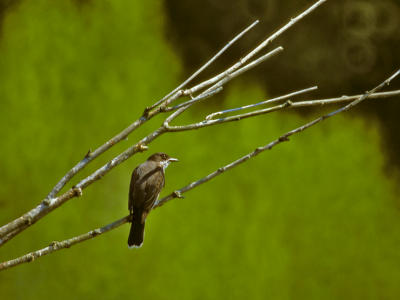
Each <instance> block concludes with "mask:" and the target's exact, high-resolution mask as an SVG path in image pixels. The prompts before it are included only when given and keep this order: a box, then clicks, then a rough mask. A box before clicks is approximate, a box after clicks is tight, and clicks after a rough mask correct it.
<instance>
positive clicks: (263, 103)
mask: <svg viewBox="0 0 400 300" xmlns="http://www.w3.org/2000/svg"><path fill="white" fill-rule="evenodd" d="M316 89H318V87H317V86H313V87H310V88H307V89H304V90H300V91H296V92H293V93H289V94H286V95H283V96H279V97H276V98H272V99H269V100H266V101H262V102H258V103H255V104H249V105H244V106H241V107H236V108H231V109H226V110H222V111H217V112H214V113H212V114H209V115H208V116H206V118H205V119H206V120H207V121H208V120H211V119H213V118H215V117H216V116H221V115H223V114H227V113H231V112H234V111H239V110H244V109H248V108H253V107H256V106H259V105H265V104H270V103H275V102H280V101H282V100H286V99H288V98H290V97H294V96H298V95H301V94H304V93H308V92H311V91H315V90H316Z"/></svg>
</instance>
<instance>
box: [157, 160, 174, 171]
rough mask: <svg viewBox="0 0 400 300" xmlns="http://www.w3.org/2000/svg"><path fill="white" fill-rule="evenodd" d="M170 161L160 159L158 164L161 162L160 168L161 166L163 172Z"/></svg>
mask: <svg viewBox="0 0 400 300" xmlns="http://www.w3.org/2000/svg"><path fill="white" fill-rule="evenodd" d="M170 163H171V162H170V161H169V160H164V161H162V162H161V163H160V164H161V166H162V168H163V171H164V172H165V169H166V168H167V167H168V166H169V164H170Z"/></svg>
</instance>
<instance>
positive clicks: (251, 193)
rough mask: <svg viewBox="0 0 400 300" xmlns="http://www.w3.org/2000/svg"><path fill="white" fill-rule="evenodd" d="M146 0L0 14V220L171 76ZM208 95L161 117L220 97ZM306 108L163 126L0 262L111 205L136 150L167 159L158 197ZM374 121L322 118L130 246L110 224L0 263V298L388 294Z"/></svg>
mask: <svg viewBox="0 0 400 300" xmlns="http://www.w3.org/2000/svg"><path fill="white" fill-rule="evenodd" d="M161 4H162V3H161V2H160V1H155V0H153V1H142V2H139V1H117V0H113V1H83V2H81V1H67V0H62V1H50V0H36V1H31V0H25V1H20V2H19V3H18V4H16V5H14V6H11V7H10V8H9V9H8V10H7V11H6V13H5V14H4V17H3V20H2V22H3V25H2V26H3V28H2V37H1V40H0V66H1V67H0V82H1V84H0V99H1V100H0V116H1V117H0V138H1V140H2V146H1V147H0V164H1V165H0V169H1V173H0V180H1V181H0V182H1V184H0V207H1V212H2V213H1V214H0V223H1V224H3V223H5V222H7V221H9V220H10V218H13V217H16V216H18V215H20V214H21V213H23V212H25V211H26V210H27V209H30V208H31V207H33V206H34V205H36V204H37V203H38V202H39V201H40V200H41V199H43V198H44V197H45V196H46V194H47V192H48V191H49V190H50V189H51V187H52V186H53V185H54V184H55V183H56V182H57V180H58V179H59V178H60V177H61V176H62V175H63V174H64V173H65V172H66V171H67V170H68V169H69V168H70V167H71V166H72V165H73V164H74V163H76V162H77V161H78V160H79V159H80V158H82V157H83V156H84V155H85V153H86V152H87V150H88V149H89V148H90V147H92V148H94V147H96V145H99V144H101V143H102V142H104V141H105V139H107V138H109V137H111V136H112V135H113V134H115V133H116V132H118V131H119V130H121V129H122V128H124V127H125V126H127V125H128V124H129V123H130V122H131V121H132V120H134V119H135V118H136V117H138V116H139V115H140V113H141V112H142V110H143V108H144V107H145V106H146V105H148V104H150V103H152V102H153V101H155V100H157V99H159V98H160V97H161V96H163V94H165V93H166V92H167V91H168V90H170V89H172V88H173V87H174V86H175V85H176V84H177V82H178V76H179V73H180V62H179V60H178V59H177V57H176V56H175V55H174V54H173V49H172V48H171V45H169V44H168V43H167V41H166V40H165V35H164V32H163V31H164V27H163V25H164V15H163V10H162V6H161ZM197 12H198V11H197ZM224 40H225V39H220V41H224ZM248 76H249V75H245V77H248ZM252 81H253V80H252ZM286 82H288V81H286ZM225 94H226V100H225V103H224V107H234V106H237V105H239V104H243V103H252V102H254V101H255V100H260V99H264V98H265V97H266V93H265V91H264V90H262V89H261V88H260V87H259V86H258V85H257V84H255V83H250V82H248V81H241V80H236V81H235V83H234V84H231V85H230V86H229V87H228V89H227V91H225ZM214 101H215V102H212V100H211V101H210V103H211V104H210V105H209V106H205V105H201V106H199V107H200V108H201V109H200V110H198V111H196V112H192V113H191V114H189V115H187V116H183V117H182V118H180V119H179V120H177V122H179V123H183V122H185V121H190V120H194V119H198V118H199V117H200V116H199V115H201V116H203V115H205V114H207V113H208V112H209V111H212V110H214V109H216V108H220V105H221V102H220V101H218V100H217V99H216V100H214ZM368 105H370V104H365V106H368ZM319 113H321V111H320V112H319ZM310 117H313V116H310V115H309V116H307V118H305V117H301V116H298V115H297V114H294V113H289V112H283V113H277V114H272V115H268V116H262V117H259V118H255V119H252V120H250V119H249V120H245V121H243V122H240V123H231V124H226V125H224V126H221V127H210V128H205V129H202V130H198V131H194V132H185V133H177V134H174V135H169V136H164V137H162V138H161V139H158V140H156V141H155V142H154V143H152V144H151V145H150V151H149V152H148V153H144V154H140V155H137V156H135V157H134V158H132V159H131V160H129V161H127V162H126V163H124V164H122V165H121V166H119V167H118V168H116V169H115V170H113V171H112V172H111V173H110V174H108V175H107V176H106V177H104V178H103V179H102V180H101V181H100V182H97V183H95V184H94V185H92V186H91V187H89V188H88V189H87V190H85V191H84V194H83V197H82V198H79V199H74V200H71V201H70V202H69V203H67V204H65V205H64V206H63V207H61V208H59V209H57V210H55V211H54V212H52V213H51V214H50V215H49V216H47V217H46V218H44V219H43V220H41V221H40V222H38V223H37V224H35V225H34V226H33V227H32V228H30V229H28V230H27V231H26V232H24V233H23V234H22V235H20V236H18V237H16V238H15V239H14V240H13V241H11V242H9V243H8V244H7V245H6V246H4V247H2V248H0V260H1V261H3V260H6V259H9V258H13V257H15V256H18V255H21V254H24V253H25V252H26V251H30V250H35V249H38V248H42V247H44V246H46V245H47V244H48V243H50V242H51V241H53V240H61V239H65V238H69V237H72V236H74V235H77V234H80V233H83V232H86V231H88V230H91V229H93V228H95V227H97V226H101V225H104V224H107V223H109V222H112V221H114V220H115V219H117V218H120V217H121V216H123V215H125V214H127V212H128V211H127V194H128V184H129V178H130V172H131V170H132V169H133V168H134V166H136V165H137V164H138V163H140V162H142V161H143V160H144V159H146V157H147V156H148V155H149V154H150V152H156V151H165V152H167V153H169V154H171V155H173V156H176V157H178V158H180V160H181V163H180V164H177V165H174V166H172V167H170V168H169V169H168V171H167V181H166V187H165V193H168V192H170V191H171V190H173V189H175V188H178V187H181V186H183V185H184V184H187V183H189V182H190V181H192V180H195V179H198V178H200V177H202V176H204V175H206V174H208V173H209V172H211V171H213V170H215V169H216V168H218V167H220V166H222V165H223V164H226V163H228V162H230V161H232V160H234V159H236V158H237V157H239V156H241V155H243V154H244V153H247V152H249V151H251V150H253V149H254V148H255V147H257V146H259V145H262V144H266V143H267V142H269V141H271V140H272V139H273V138H275V137H277V136H279V135H280V134H282V133H284V132H286V131H287V130H290V129H291V128H294V127H295V126H298V125H300V124H302V123H304V122H305V121H306V119H309V118H310ZM159 122H161V118H157V119H155V120H154V122H153V123H154V124H147V125H146V126H144V127H143V128H141V129H140V130H138V132H135V133H134V134H132V136H130V137H129V140H128V141H125V142H122V143H121V145H118V146H116V147H115V149H113V150H111V151H110V153H107V155H106V157H105V158H102V159H101V160H100V161H98V162H95V163H93V165H90V166H89V167H88V170H85V171H84V172H83V173H82V174H80V175H79V176H78V177H79V178H82V177H83V176H84V175H85V174H88V173H89V172H90V171H93V170H94V169H95V168H96V167H98V166H100V165H101V164H103V163H104V162H106V161H107V159H109V158H111V157H112V156H113V155H115V154H116V153H118V151H121V150H123V149H125V148H126V147H128V146H129V145H131V144H132V143H133V142H134V141H136V139H137V138H138V137H139V136H140V135H142V134H144V133H146V132H148V131H149V130H151V129H153V128H154V126H157V125H159ZM378 124H379V123H378V122H377V121H376V120H368V121H365V120H363V119H361V118H360V117H359V116H357V115H355V114H354V113H352V112H350V113H346V114H345V115H343V116H339V117H336V118H334V119H332V120H328V121H326V122H325V123H322V124H320V125H318V126H317V127H315V128H313V129H311V130H309V131H306V132H304V133H302V134H301V135H299V136H296V137H293V138H292V141H291V142H289V143H284V144H282V145H279V146H278V147H277V148H274V149H273V150H272V151H269V152H266V153H263V154H262V155H260V156H259V157H257V158H256V159H254V160H251V161H249V162H247V163H246V164H245V165H242V166H240V167H238V168H237V169H235V170H233V171H230V172H229V173H226V174H224V175H223V176H221V177H219V178H218V179H216V180H214V181H211V182H209V183H208V184H206V185H204V186H201V187H199V188H197V189H195V190H193V191H191V192H189V193H188V194H187V195H186V199H183V200H181V199H179V200H174V201H172V202H170V203H168V204H167V205H165V206H163V207H162V208H160V209H157V210H155V211H154V212H153V213H152V214H151V215H150V217H149V221H148V223H147V228H146V229H147V230H146V237H145V243H144V246H143V247H142V248H141V249H140V250H136V251H132V250H129V249H128V248H127V246H126V239H127V234H128V230H129V226H127V225H126V226H123V227H122V228H119V229H117V230H114V231H112V232H110V233H108V234H106V235H104V236H101V237H98V238H96V239H94V240H91V241H88V242H85V243H82V244H80V245H77V246H75V247H72V248H70V249H67V250H63V251H60V252H57V253H54V254H51V255H49V256H46V257H43V258H41V259H40V260H38V261H36V262H33V263H30V264H25V265H21V266H18V267H16V268H14V269H10V270H8V271H5V272H2V273H0V290H1V291H2V292H1V295H2V299H27V298H28V299H40V298H41V299H43V298H51V297H54V296H55V295H56V297H57V298H58V299H70V298H73V299H99V298H104V299H115V298H120V297H121V298H122V297H129V298H138V299H224V298H229V299H242V298H244V297H246V298H249V299H265V298H268V297H269V298H272V299H294V298H295V299H327V298H328V299H329V298H332V299H338V298H339V299H359V298H362V299H397V295H399V293H400V287H399V286H398V281H399V278H400V254H399V253H400V251H399V246H400V239H399V237H398V234H397V230H396V228H398V227H399V225H400V224H399V223H400V218H399V203H398V193H397V194H396V192H398V191H396V185H395V182H394V181H393V179H388V178H387V177H386V176H385V174H384V172H383V168H384V165H385V158H384V156H383V154H382V153H381V151H382V149H381V147H380V144H381V137H380V132H381V131H380V130H381V129H380V126H379V125H378ZM77 180H78V178H76V179H75V180H74V181H73V183H74V182H76V181H77ZM73 183H72V184H73Z"/></svg>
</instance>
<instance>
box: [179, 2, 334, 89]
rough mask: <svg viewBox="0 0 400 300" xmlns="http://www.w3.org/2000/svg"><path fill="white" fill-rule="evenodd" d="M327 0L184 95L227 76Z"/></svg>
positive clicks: (296, 18)
mask: <svg viewBox="0 0 400 300" xmlns="http://www.w3.org/2000/svg"><path fill="white" fill-rule="evenodd" d="M326 1H327V0H319V1H318V2H316V3H314V4H313V5H312V6H310V7H309V8H308V9H306V10H305V11H304V12H302V13H301V14H299V15H298V16H297V17H295V18H292V19H291V20H290V21H289V22H288V23H287V24H286V25H284V26H283V27H281V28H280V29H278V30H277V31H276V32H275V33H273V34H272V35H271V36H269V37H268V38H267V39H265V40H264V41H263V42H261V43H260V44H259V45H258V46H257V47H256V48H254V49H253V50H252V51H250V52H249V53H248V54H247V55H246V56H244V57H243V58H241V59H240V60H239V61H238V62H237V63H235V64H234V65H233V66H231V67H230V68H228V69H227V70H226V71H224V72H222V73H220V74H219V75H217V76H215V77H213V78H211V79H209V80H206V81H204V82H202V83H200V84H198V85H196V86H194V87H192V88H189V89H187V90H185V91H184V94H185V95H192V94H194V93H196V92H198V91H200V90H202V89H204V88H206V87H207V86H210V85H212V84H214V83H216V82H218V81H220V80H221V79H223V78H224V77H226V76H228V75H229V74H231V73H233V72H235V71H236V70H238V69H239V68H241V67H242V66H243V65H244V64H246V63H247V62H248V61H249V60H251V59H252V58H253V57H254V56H255V55H257V54H258V53H259V52H260V51H261V50H262V49H264V48H265V47H266V46H267V45H268V44H270V43H271V42H272V41H273V40H275V39H276V38H277V37H278V36H280V35H281V34H282V33H284V32H285V31H286V30H288V29H289V28H290V27H292V26H293V25H294V24H296V23H297V22H298V21H300V20H301V19H303V18H304V17H305V16H307V15H308V14H310V13H311V12H312V11H314V10H315V9H316V8H317V7H319V6H320V5H321V4H323V3H324V2H326Z"/></svg>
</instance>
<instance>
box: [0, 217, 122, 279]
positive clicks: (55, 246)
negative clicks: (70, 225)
mask: <svg viewBox="0 0 400 300" xmlns="http://www.w3.org/2000/svg"><path fill="white" fill-rule="evenodd" d="M129 218H130V217H129V216H126V217H123V218H122V219H119V220H117V221H115V222H113V223H111V224H108V225H106V226H104V227H101V228H97V229H94V230H91V231H89V232H87V233H85V234H82V235H79V236H76V237H73V238H70V239H68V240H64V241H61V242H56V241H54V242H52V243H51V244H50V245H49V246H47V247H45V248H43V249H40V250H37V251H34V252H30V253H28V254H25V255H23V256H21V257H18V258H16V259H12V260H9V261H6V262H3V263H1V264H0V271H2V270H6V269H8V268H12V267H15V266H17V265H20V264H23V263H28V262H32V261H34V260H36V259H38V258H40V257H42V256H45V255H47V254H50V253H53V252H56V251H59V250H61V249H65V248H70V247H72V246H74V245H76V244H78V243H82V242H84V241H86V240H89V239H92V238H94V237H96V236H99V235H101V234H103V233H105V232H107V231H110V230H112V229H115V228H118V227H119V226H121V225H122V224H125V223H126V222H128V221H129Z"/></svg>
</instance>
